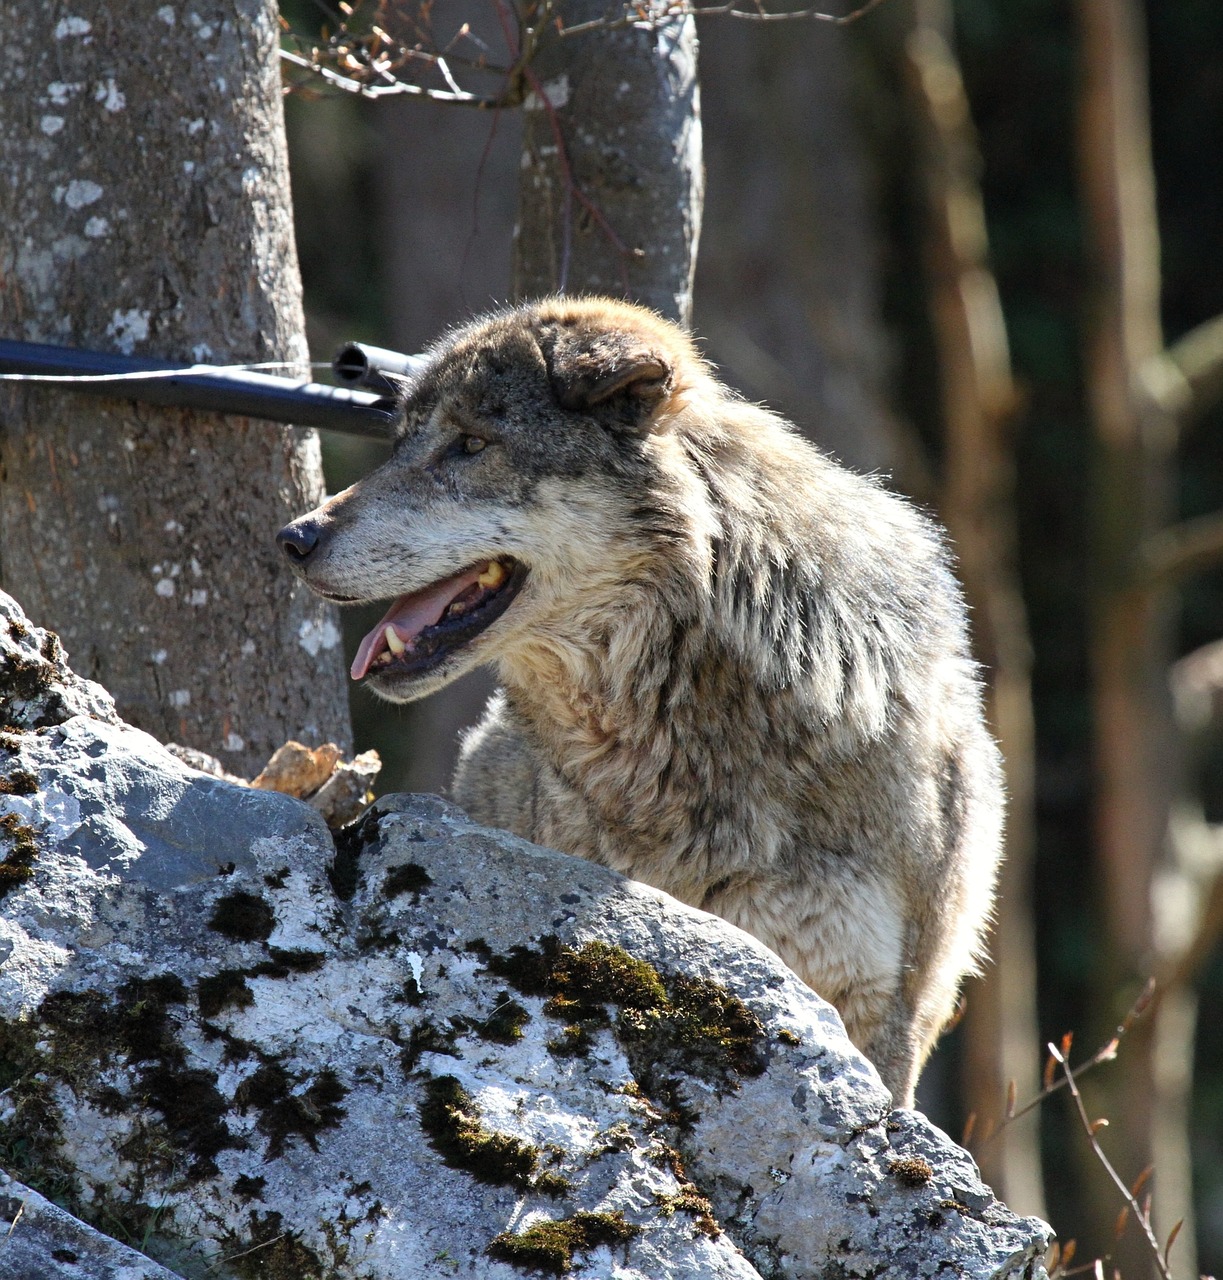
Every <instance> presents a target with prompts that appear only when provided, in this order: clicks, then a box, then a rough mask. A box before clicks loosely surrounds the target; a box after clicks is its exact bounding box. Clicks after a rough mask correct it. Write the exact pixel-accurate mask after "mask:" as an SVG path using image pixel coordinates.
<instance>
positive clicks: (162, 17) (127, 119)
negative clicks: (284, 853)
mask: <svg viewBox="0 0 1223 1280" xmlns="http://www.w3.org/2000/svg"><path fill="white" fill-rule="evenodd" d="M40 12H41V11H40ZM47 12H48V13H49V15H50V16H47V17H45V18H44V19H41V20H40V17H39V13H35V12H33V11H29V10H28V7H27V6H25V5H21V4H18V3H16V2H15V0H8V2H7V3H6V4H5V5H4V7H3V14H4V19H5V21H4V29H5V31H6V41H7V48H6V56H5V58H4V61H3V66H0V120H2V127H0V271H2V272H3V290H2V292H0V332H3V333H4V334H5V335H6V336H9V337H17V338H24V339H29V340H36V341H44V342H56V343H64V344H69V345H74V346H86V347H96V348H101V349H103V350H116V349H117V350H120V351H124V352H137V353H139V354H147V355H156V356H162V357H168V358H171V359H184V358H188V359H189V358H196V359H200V360H208V361H243V362H245V361H263V360H275V359H285V358H287V357H292V358H297V359H300V358H302V357H303V356H304V355H305V342H304V338H303V324H302V314H301V299H300V282H299V279H298V272H297V260H296V254H295V250H294V244H293V228H292V218H291V212H290V204H289V187H288V175H287V168H286V162H285V153H284V140H283V123H282V116H281V104H280V79H279V72H278V67H277V63H276V54H275V49H276V40H277V26H276V8H275V5H274V4H272V3H270V0H234V2H233V3H224V4H223V3H221V2H220V0H201V2H200V3H197V4H194V5H193V6H191V7H190V8H189V9H187V8H184V7H182V6H170V5H165V6H162V7H161V8H158V9H156V10H154V9H153V7H152V6H134V7H126V6H118V7H116V6H114V5H108V4H104V3H102V0H80V2H79V3H77V4H75V5H74V6H73V7H72V10H71V14H69V11H68V10H67V9H65V8H63V7H61V6H55V7H54V8H52V9H51V10H49V11H47ZM56 15H63V16H58V17H57V16H56ZM0 403H2V405H3V426H4V439H3V463H4V478H3V483H2V485H0V570H2V577H3V582H4V586H5V588H6V589H7V590H9V591H11V592H12V593H13V594H14V595H16V596H17V597H18V599H19V600H20V601H21V602H22V604H23V605H24V606H25V607H26V608H27V609H28V610H29V612H30V615H31V616H32V617H33V618H35V619H36V620H37V621H38V622H39V623H40V624H45V625H48V626H52V627H54V628H55V629H56V630H57V631H59V633H60V634H61V636H62V637H63V640H64V643H65V644H66V646H67V647H68V649H69V650H70V651H71V652H72V654H73V658H74V665H75V666H76V668H77V669H78V670H79V671H82V672H83V673H85V674H87V675H89V676H91V677H92V678H94V679H97V680H100V681H101V682H102V683H103V684H105V685H106V686H107V687H108V688H109V689H110V690H111V692H112V693H113V694H114V695H115V697H116V700H117V702H118V706H119V711H120V714H122V715H123V716H124V717H125V718H126V719H128V720H129V721H131V722H132V723H134V724H137V725H139V726H141V727H142V728H144V729H147V730H148V731H149V732H151V733H152V734H154V735H155V736H157V737H160V738H163V739H167V738H173V739H176V740H178V741H180V742H184V743H189V744H190V745H192V746H196V747H200V748H202V749H205V750H209V751H220V752H221V753H222V758H223V759H224V761H225V763H226V764H227V765H228V766H229V767H231V768H233V769H235V770H238V771H244V770H245V771H248V772H249V771H251V770H254V769H257V768H258V767H259V765H260V764H261V763H262V762H263V761H265V760H266V758H267V756H268V754H269V753H270V751H271V750H273V749H274V748H275V747H276V746H278V745H279V744H280V743H282V742H283V741H284V740H285V738H286V737H290V736H297V737H305V738H307V739H320V738H322V739H325V738H332V739H335V740H337V741H339V742H340V743H341V744H343V745H345V746H347V745H348V738H349V730H348V723H347V720H348V717H347V705H346V698H345V692H344V685H343V672H342V670H341V654H340V649H339V630H338V627H337V624H336V621H335V618H334V617H333V615H332V611H331V610H330V609H329V608H325V607H323V606H322V605H321V604H319V603H318V602H317V601H314V600H312V599H311V598H310V597H309V596H308V594H307V593H306V592H305V590H304V589H303V588H301V587H299V586H296V585H295V583H294V580H293V578H292V577H291V576H290V575H289V574H288V573H287V572H285V571H284V570H283V569H282V568H281V566H280V563H279V559H278V555H277V552H276V550H275V547H274V546H273V542H272V538H273V535H274V534H275V532H276V529H277V528H278V527H279V526H280V525H281V524H282V523H283V522H284V521H285V520H287V519H288V518H290V517H291V516H293V515H295V514H298V513H300V512H301V511H303V510H305V509H307V508H308V507H309V506H311V505H312V504H314V503H315V502H317V501H318V499H319V496H320V493H321V488H322V482H321V472H320V468H319V459H318V446H317V441H316V438H315V437H314V435H313V433H305V432H298V431H294V430H289V429H284V428H279V427H273V426H270V425H268V424H265V423H262V422H253V421H248V420H245V419H241V418H222V417H217V416H212V415H208V414H200V413H190V412H186V411H176V410H161V409H152V408H149V407H146V406H138V405H135V404H133V403H131V402H129V401H125V400H123V399H122V398H116V399H114V400H108V401H100V400H95V399H92V398H83V397H82V398H78V397H76V396H74V395H70V394H66V393H64V392H60V391H50V390H25V389H23V390H20V391H10V392H8V393H7V394H6V395H5V396H4V399H3V401H2V402H0Z"/></svg>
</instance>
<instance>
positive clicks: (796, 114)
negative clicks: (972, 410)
mask: <svg viewBox="0 0 1223 1280" xmlns="http://www.w3.org/2000/svg"><path fill="white" fill-rule="evenodd" d="M851 32H852V34H851ZM700 34H701V82H702V87H703V89H704V103H703V107H702V112H703V115H704V118H705V121H706V125H707V128H706V131H705V134H706V153H705V154H706V160H707V164H708V174H709V182H708V194H707V198H706V204H705V220H704V231H703V235H702V243H701V255H700V260H699V261H698V263H697V272H696V325H695V327H696V331H697V332H698V333H699V334H701V335H702V337H704V338H706V339H707V340H708V344H707V346H708V352H709V355H710V357H711V358H712V359H713V360H714V362H715V363H716V364H717V365H718V367H719V368H720V369H721V370H722V371H723V372H724V375H725V377H726V378H727V380H728V381H729V382H730V383H731V384H732V385H734V386H735V387H736V388H738V389H739V390H740V391H742V392H743V393H744V394H745V395H747V396H749V397H751V398H752V399H760V400H764V401H766V402H767V403H769V404H770V405H772V406H773V407H775V408H777V409H778V410H780V411H781V412H782V413H784V414H785V415H786V416H787V417H789V418H791V419H793V420H794V422H795V423H796V424H797V425H798V427H799V428H800V430H802V431H803V433H804V434H805V435H807V436H808V438H810V439H812V440H814V441H815V442H816V443H817V444H818V445H820V446H821V447H822V448H824V449H827V450H829V451H830V452H831V453H833V454H835V455H836V457H837V458H839V459H840V460H841V461H843V462H844V463H845V464H846V465H847V466H851V467H854V468H855V469H857V470H859V471H867V472H869V471H875V472H889V471H893V470H896V469H898V466H899V463H900V458H899V455H898V449H897V438H896V431H895V424H894V422H893V420H892V416H891V410H890V409H889V407H888V382H889V379H890V377H891V368H890V352H889V346H890V340H889V338H888V336H887V334H886V332H885V330H884V326H883V302H882V294H883V288H882V274H883V273H882V259H883V245H882V243H881V237H880V231H879V227H878V217H877V214H876V210H875V209H874V208H873V207H872V203H873V202H872V187H873V186H874V185H875V182H876V177H877V175H876V174H875V173H874V172H873V170H872V160H873V157H872V155H871V151H870V147H869V143H868V138H867V136H866V134H865V131H864V130H863V129H862V128H861V127H860V125H861V121H860V119H859V118H858V116H857V114H856V113H855V111H854V109H853V107H854V104H853V83H854V75H853V72H854V65H853V57H854V41H855V40H856V39H857V38H858V35H859V33H858V32H855V31H852V29H851V28H844V27H833V26H830V25H829V24H827V23H823V22H778V23H751V22H731V21H727V20H722V19H718V18H710V19H708V20H706V21H705V22H704V23H703V24H702V26H701V33H700ZM749 86H750V92H748V91H745V89H746V88H747V87H749ZM902 482H903V481H902Z"/></svg>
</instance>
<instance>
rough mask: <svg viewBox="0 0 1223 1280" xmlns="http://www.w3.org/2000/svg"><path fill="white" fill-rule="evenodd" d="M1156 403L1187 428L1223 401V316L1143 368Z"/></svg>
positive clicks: (1180, 339) (1192, 332)
mask: <svg viewBox="0 0 1223 1280" xmlns="http://www.w3.org/2000/svg"><path fill="white" fill-rule="evenodd" d="M1140 377H1141V379H1142V383H1143V387H1144V389H1145V390H1146V393H1147V395H1148V396H1150V398H1151V400H1152V402H1153V403H1154V405H1155V406H1156V407H1157V408H1158V409H1160V410H1162V411H1163V412H1164V413H1168V414H1171V415H1172V416H1173V417H1174V418H1175V419H1176V420H1177V422H1178V423H1179V424H1180V425H1181V426H1182V427H1183V426H1186V425H1188V424H1189V423H1191V422H1192V421H1194V420H1195V419H1197V418H1199V417H1201V416H1202V414H1204V413H1206V412H1207V411H1209V410H1210V409H1212V408H1214V406H1215V405H1217V404H1218V403H1219V402H1220V401H1221V400H1223V315H1221V316H1215V317H1214V319H1213V320H1207V321H1206V322H1205V323H1204V324H1200V325H1198V326H1197V328H1196V329H1191V330H1190V331H1189V332H1188V333H1187V334H1185V335H1184V336H1183V337H1182V338H1178V339H1177V341H1176V342H1174V343H1173V344H1172V345H1171V346H1170V347H1168V348H1167V350H1165V351H1163V352H1161V353H1160V354H1159V355H1158V356H1156V357H1154V359H1152V360H1149V361H1148V362H1147V363H1146V365H1144V366H1143V368H1142V369H1141V370H1140Z"/></svg>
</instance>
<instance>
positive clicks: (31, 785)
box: [0, 769, 38, 796]
mask: <svg viewBox="0 0 1223 1280" xmlns="http://www.w3.org/2000/svg"><path fill="white" fill-rule="evenodd" d="M37 790H38V779H37V778H36V777H35V776H34V775H33V774H32V773H31V772H30V771H29V770H28V769H14V770H13V772H12V773H10V774H9V775H8V776H7V777H5V778H0V796H32V795H33V794H34V793H35V792H36V791H37Z"/></svg>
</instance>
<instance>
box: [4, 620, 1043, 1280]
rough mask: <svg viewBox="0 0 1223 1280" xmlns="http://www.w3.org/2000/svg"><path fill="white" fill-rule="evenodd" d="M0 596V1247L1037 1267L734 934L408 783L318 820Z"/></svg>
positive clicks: (677, 1271) (487, 1268)
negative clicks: (129, 695) (176, 750)
mask: <svg viewBox="0 0 1223 1280" xmlns="http://www.w3.org/2000/svg"><path fill="white" fill-rule="evenodd" d="M4 619H5V620H4V621H0V631H7V632H8V635H7V636H3V635H0V686H2V687H0V712H3V714H4V716H5V718H7V720H8V721H9V727H8V728H6V729H4V730H2V731H0V747H2V748H3V750H2V751H0V774H2V775H3V781H0V792H2V793H3V794H0V815H3V816H0V837H2V838H3V840H4V842H5V843H6V844H7V848H5V847H3V846H0V858H2V861H0V893H3V895H4V896H3V898H2V899H0V960H2V963H0V1086H2V1087H3V1092H2V1093H0V1162H7V1163H9V1164H10V1166H11V1167H10V1168H9V1169H8V1172H9V1173H10V1174H12V1175H13V1176H14V1177H15V1178H19V1179H21V1180H22V1181H23V1182H24V1183H26V1184H28V1185H29V1186H30V1187H33V1188H34V1189H35V1193H41V1195H42V1196H46V1197H49V1198H50V1199H52V1200H55V1201H57V1202H58V1203H59V1204H60V1205H62V1206H64V1208H66V1209H68V1210H70V1211H71V1213H73V1214H75V1215H76V1219H74V1218H73V1217H71V1216H70V1215H69V1214H68V1213H65V1212H64V1211H63V1209H56V1208H55V1207H54V1206H53V1205H47V1204H46V1202H45V1201H43V1200H42V1198H41V1196H36V1195H31V1197H30V1198H29V1199H28V1200H27V1201H26V1211H25V1212H24V1213H23V1214H22V1216H21V1217H19V1218H18V1220H17V1222H16V1225H15V1226H14V1227H13V1229H12V1231H11V1232H9V1234H8V1235H7V1236H6V1235H4V1234H3V1231H0V1277H13V1278H18V1277H20V1278H23V1280H24V1278H25V1277H29V1278H30V1280H34V1278H35V1277H42V1276H44V1275H45V1276H55V1277H58V1276H60V1275H64V1276H68V1275H98V1276H106V1275H110V1274H111V1272H108V1271H106V1270H104V1269H103V1264H102V1263H99V1264H98V1266H97V1267H96V1268H95V1269H93V1270H90V1269H88V1267H87V1268H86V1270H84V1271H81V1270H79V1269H78V1270H77V1271H71V1270H67V1269H64V1268H65V1267H66V1266H69V1265H75V1264H64V1263H62V1262H61V1261H57V1258H60V1257H61V1256H62V1255H64V1252H65V1251H66V1252H67V1253H74V1252H78V1251H79V1250H80V1249H81V1248H83V1245H82V1243H81V1242H82V1241H84V1240H86V1239H87V1238H88V1239H89V1240H90V1241H91V1247H93V1246H94V1245H96V1244H97V1233H96V1232H92V1231H91V1230H90V1227H89V1226H86V1225H85V1224H86V1223H89V1224H92V1225H93V1227H96V1228H98V1229H99V1230H100V1231H102V1232H104V1233H105V1234H106V1235H107V1236H111V1237H115V1238H116V1239H117V1240H118V1241H119V1242H121V1243H116V1244H115V1248H116V1249H121V1248H123V1247H124V1246H130V1245H135V1246H138V1247H140V1248H142V1249H143V1250H144V1251H145V1252H146V1253H147V1254H149V1255H150V1256H151V1257H153V1258H155V1259H157V1260H158V1262H160V1263H161V1264H163V1265H164V1266H165V1267H167V1268H169V1269H170V1272H171V1273H173V1274H177V1275H179V1276H186V1277H195V1276H200V1277H202V1276H205V1275H206V1276H208V1277H251V1276H268V1277H277V1278H279V1277H289V1276H292V1277H295V1278H301V1280H307V1278H309V1277H328V1278H331V1277H335V1278H349V1277H351V1278H352V1280H359V1278H360V1280H366V1278H371V1280H373V1278H376V1280H409V1278H410V1280H430V1278H432V1277H439V1278H440V1277H446V1278H450V1277H454V1276H459V1277H489V1278H490V1280H492V1278H494V1277H495V1278H497V1280H513V1278H516V1277H522V1276H524V1275H528V1274H536V1275H538V1274H551V1275H555V1274H564V1273H566V1272H571V1273H572V1274H574V1275H585V1276H611V1275H613V1274H614V1275H615V1276H617V1277H622V1278H626V1280H627V1278H630V1277H642V1278H644V1277H649V1278H650V1280H660V1278H662V1277H692V1280H696V1277H702V1278H710V1277H712V1278H714V1280H716V1278H717V1277H736V1278H739V1277H743V1278H745V1280H746V1278H747V1277H759V1276H763V1277H770V1278H774V1277H795V1278H796V1280H797V1278H798V1277H811V1278H814V1277H829V1278H831V1277H838V1278H843V1277H855V1276H863V1277H865V1276H874V1277H884V1276H887V1277H897V1278H900V1277H905V1278H908V1277H914V1276H921V1275H927V1274H930V1275H932V1274H936V1273H937V1274H939V1275H948V1276H974V1277H976V1276H980V1277H987V1276H999V1277H1003V1276H1006V1277H1011V1276H1014V1277H1020V1276H1040V1275H1043V1269H1042V1267H1041V1264H1040V1258H1041V1257H1042V1256H1043V1253H1044V1250H1045V1247H1046V1245H1047V1243H1048V1229H1047V1228H1046V1227H1045V1226H1044V1224H1043V1223H1040V1222H1038V1221H1036V1220H1034V1219H1026V1220H1019V1219H1017V1218H1015V1217H1014V1216H1013V1215H1012V1214H1011V1213H1009V1212H1008V1211H1007V1210H1006V1209H1005V1207H1003V1206H1002V1205H1000V1204H999V1203H998V1202H997V1201H995V1200H994V1199H993V1197H992V1196H991V1195H990V1193H989V1191H988V1190H987V1189H986V1188H985V1187H983V1186H982V1185H981V1183H980V1181H979V1179H978V1176H977V1171H976V1168H975V1166H974V1165H973V1163H972V1161H971V1159H970V1158H969V1157H968V1156H967V1155H966V1154H965V1153H964V1152H963V1151H961V1150H959V1148H957V1147H956V1146H954V1145H953V1144H952V1143H951V1142H950V1141H949V1140H948V1139H947V1138H946V1137H945V1136H944V1135H943V1134H942V1133H940V1132H939V1131H938V1130H936V1129H934V1128H933V1127H932V1126H931V1125H930V1124H929V1123H928V1122H927V1121H926V1120H925V1119H924V1117H922V1116H920V1115H918V1114H916V1113H913V1112H900V1111H892V1110H890V1100H889V1098H888V1095H887V1093H886V1092H885V1091H884V1089H883V1088H882V1086H881V1085H880V1083H879V1081H878V1078H877V1077H876V1075H875V1073H874V1071H873V1069H872V1068H871V1067H870V1066H869V1064H868V1063H866V1062H865V1061H864V1060H863V1059H862V1058H861V1057H860V1056H859V1055H858V1054H857V1053H856V1051H855V1050H854V1049H853V1048H852V1046H851V1045H850V1044H849V1042H848V1041H847V1040H846V1038H845V1035H844V1032H843V1030H842V1029H841V1025H840V1022H839V1020H838V1018H837V1015H836V1013H835V1012H834V1011H833V1010H832V1009H831V1008H830V1007H829V1006H828V1005H827V1004H825V1003H823V1002H822V1001H821V1000H819V999H818V998H817V997H816V996H814V995H813V994H812V993H811V991H810V990H808V989H807V988H806V987H805V986H803V985H802V984H801V983H800V982H799V981H798V980H797V979H796V978H794V977H793V976H792V975H791V974H790V973H789V971H788V970H786V969H785V968H784V966H782V965H781V963H780V962H779V961H778V960H777V959H776V958H775V957H774V956H773V955H772V954H771V953H770V952H768V951H767V950H765V949H764V948H763V947H762V946H760V945H759V944H758V943H756V942H755V941H754V940H752V939H751V938H749V937H748V936H747V935H745V934H743V933H741V932H739V931H738V930H736V929H734V928H732V927H731V926H729V925H727V924H725V923H723V922H722V921H720V920H717V919H715V918H713V917H710V916H707V915H703V914H702V913H700V912H697V911H693V910H690V909H688V908H686V907H683V906H681V905H679V904H677V903H676V902H674V901H673V900H672V899H670V898H668V897H667V896H666V895H664V894H661V893H658V892H656V891H654V890H652V889H649V888H646V887H644V886H642V885H639V884H634V883H632V882H629V881H626V880H623V879H621V878H620V877H619V876H616V875H614V874H612V873H610V872H607V871H605V870H603V869H601V868H599V867H596V866H593V865H591V864H589V863H585V862H582V861H580V860H575V859H572V858H568V857H564V856H562V855H560V854H556V853H552V852H549V851H547V850H544V849H539V848H536V847H534V846H531V845H529V844H526V843H524V842H523V841H520V840H517V839H515V838H513V837H511V836H509V835H506V834H504V833H499V832H493V831H488V830H485V829H482V828H479V827H476V826H474V825H473V824H472V823H470V822H469V821H468V820H467V819H466V818H465V817H464V816H463V815H462V814H461V813H459V812H458V811H457V810H455V809H453V808H450V807H449V806H447V805H445V804H443V803H442V802H441V801H439V800H437V799H435V798H431V797H393V798H388V799H385V800H383V801H381V802H380V803H379V804H378V806H377V807H376V808H375V809H374V810H373V811H371V812H370V813H369V814H368V815H367V816H366V817H365V818H364V819H363V820H362V821H361V822H360V823H359V824H358V825H357V826H356V827H355V828H352V829H349V830H348V831H346V832H345V833H342V834H341V836H340V837H339V838H338V839H336V840H335V841H333V839H332V836H331V835H330V834H329V832H328V831H327V828H326V827H325V826H324V825H323V823H322V822H321V820H320V819H319V818H318V816H317V815H316V814H315V813H314V812H313V811H312V810H311V809H310V808H308V807H307V806H306V805H305V804H303V803H301V802H299V801H295V800H292V799H289V798H288V797H284V796H280V795H277V794H275V793H268V792H259V791H251V790H248V789H245V788H242V787H237V786H234V785H231V784H229V783H227V782H224V781H222V780H219V779H216V778H211V777H207V776H205V775H203V774H199V773H196V772H194V771H193V770H191V769H190V768H188V767H186V766H185V765H184V764H182V763H181V762H180V761H179V760H178V759H176V758H175V757H174V756H172V755H170V754H169V753H168V752H166V751H165V750H164V749H163V748H162V747H161V746H159V745H158V744H157V743H156V742H154V741H153V740H152V739H151V738H149V737H147V736H146V735H144V734H142V733H140V732H138V731H136V730H134V729H130V728H128V727H126V726H124V725H122V724H120V723H118V722H117V721H115V719H114V716H113V711H111V710H109V704H108V702H107V700H106V697H105V694H104V693H102V692H101V691H100V690H97V689H96V687H91V686H88V685H87V684H86V683H85V682H81V681H77V680H75V678H70V677H69V676H68V675H67V674H66V671H65V668H64V667H63V664H62V659H61V657H60V655H59V654H58V653H57V652H56V651H55V649H54V648H53V647H52V646H51V645H50V643H49V642H48V641H47V640H46V639H45V638H44V636H43V635H41V634H40V633H38V632H37V631H36V630H35V629H34V628H32V627H30V625H29V624H28V623H27V622H25V621H24V620H23V619H22V618H21V617H20V615H19V612H17V611H15V610H14V608H13V607H12V606H8V609H7V612H6V613H5V614H4ZM18 659H19V661H18ZM39 663H42V664H43V665H42V666H39V665H38V664H39ZM21 664H24V666H22V665H21ZM14 673H16V675H14ZM18 677H19V678H20V680H21V681H22V683H21V687H20V689H17V688H16V687H15V686H14V683H13V681H14V680H15V679H16V678H18ZM0 1199H6V1202H7V1203H8V1204H9V1205H10V1207H11V1206H12V1205H13V1204H14V1203H17V1202H18V1201H19V1200H20V1199H21V1196H20V1195H19V1194H17V1193H16V1192H13V1191H8V1192H6V1191H5V1190H4V1188H3V1187H2V1186H0ZM31 1204H34V1205H35V1207H36V1210H37V1212H33V1211H31V1210H30V1207H29V1206H30V1205H31ZM56 1215H58V1216H56ZM77 1219H82V1220H83V1221H78V1220H77ZM56 1230H60V1231H61V1232H62V1233H63V1234H62V1236H61V1237H60V1238H58V1239H57V1238H56V1235H55V1232H56ZM36 1233H37V1234H36ZM102 1244H106V1241H105V1239H104V1238H103V1239H102ZM40 1250H42V1251H44V1253H45V1256H43V1257H42V1260H41V1261H39V1260H38V1259H39V1257H40V1254H39V1251H40ZM57 1250H58V1251H59V1252H57ZM105 1265H110V1263H109V1262H108V1263H106V1264H105ZM139 1265H143V1264H139ZM56 1267H60V1270H56ZM115 1268H116V1269H115V1270H114V1272H113V1274H114V1275H115V1276H119V1275H125V1276H126V1275H129V1274H130V1275H131V1276H132V1277H143V1276H144V1275H148V1276H149V1277H153V1276H156V1275H159V1274H162V1275H164V1274H165V1272H162V1271H159V1269H158V1268H157V1267H155V1266H153V1265H152V1264H149V1265H148V1266H147V1267H146V1269H145V1270H144V1271H141V1270H140V1269H139V1268H138V1267H137V1269H134V1270H132V1271H130V1272H124V1271H122V1270H121V1268H120V1264H118V1263H116V1264H115Z"/></svg>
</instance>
